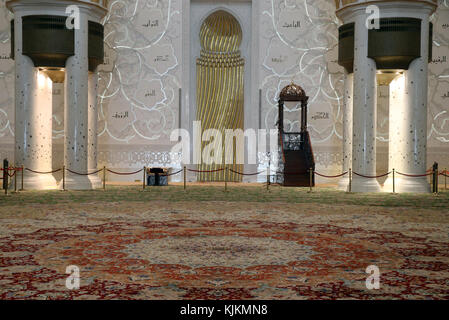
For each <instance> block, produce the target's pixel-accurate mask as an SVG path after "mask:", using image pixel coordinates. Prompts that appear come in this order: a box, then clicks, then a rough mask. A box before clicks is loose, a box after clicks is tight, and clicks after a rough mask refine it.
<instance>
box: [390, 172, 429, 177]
mask: <svg viewBox="0 0 449 320" xmlns="http://www.w3.org/2000/svg"><path fill="white" fill-rule="evenodd" d="M396 173H397V174H399V175H401V176H405V177H411V178H420V177H427V176H431V175H433V172H430V173H426V174H407V173H401V172H399V171H396Z"/></svg>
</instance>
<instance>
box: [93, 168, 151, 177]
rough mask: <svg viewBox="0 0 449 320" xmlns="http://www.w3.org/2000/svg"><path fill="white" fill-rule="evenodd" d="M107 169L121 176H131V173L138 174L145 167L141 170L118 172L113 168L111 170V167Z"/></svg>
mask: <svg viewBox="0 0 449 320" xmlns="http://www.w3.org/2000/svg"><path fill="white" fill-rule="evenodd" d="M106 170H107V171H109V172H110V173H113V174H117V175H119V176H131V175H133V174H137V173H139V172H142V171H143V169H140V170H138V171H135V172H116V171H112V170H110V169H106ZM100 171H101V170H100Z"/></svg>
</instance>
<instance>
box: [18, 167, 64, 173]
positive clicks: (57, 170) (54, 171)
mask: <svg viewBox="0 0 449 320" xmlns="http://www.w3.org/2000/svg"><path fill="white" fill-rule="evenodd" d="M25 170H27V171H30V172H33V173H37V174H50V173H56V172H59V171H61V170H62V169H56V170H53V171H48V172H41V171H34V170H31V169H28V168H25Z"/></svg>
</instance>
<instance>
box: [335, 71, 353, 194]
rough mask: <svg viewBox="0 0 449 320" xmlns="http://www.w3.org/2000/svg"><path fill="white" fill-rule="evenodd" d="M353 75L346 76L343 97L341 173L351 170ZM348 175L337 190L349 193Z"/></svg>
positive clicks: (339, 183) (343, 178) (340, 182)
mask: <svg viewBox="0 0 449 320" xmlns="http://www.w3.org/2000/svg"><path fill="white" fill-rule="evenodd" d="M353 102H354V74H353V73H349V74H346V77H345V92H344V97H343V166H342V170H343V172H347V171H349V169H350V168H352V125H353V123H352V121H353V119H352V111H353V106H354V103H353ZM348 187H349V173H348V174H347V175H345V176H343V177H342V178H341V179H340V181H339V182H338V189H339V190H343V191H349V189H348Z"/></svg>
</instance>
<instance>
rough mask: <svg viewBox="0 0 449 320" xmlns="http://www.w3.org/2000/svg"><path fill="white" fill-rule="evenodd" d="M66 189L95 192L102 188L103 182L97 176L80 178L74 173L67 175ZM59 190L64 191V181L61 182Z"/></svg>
mask: <svg viewBox="0 0 449 320" xmlns="http://www.w3.org/2000/svg"><path fill="white" fill-rule="evenodd" d="M66 174H67V175H66V177H65V189H66V190H93V189H98V188H101V186H102V182H101V180H100V178H98V176H96V175H92V176H80V175H75V174H72V173H66ZM59 189H60V190H62V189H63V183H62V180H61V181H60V182H59Z"/></svg>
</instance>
